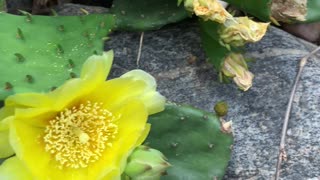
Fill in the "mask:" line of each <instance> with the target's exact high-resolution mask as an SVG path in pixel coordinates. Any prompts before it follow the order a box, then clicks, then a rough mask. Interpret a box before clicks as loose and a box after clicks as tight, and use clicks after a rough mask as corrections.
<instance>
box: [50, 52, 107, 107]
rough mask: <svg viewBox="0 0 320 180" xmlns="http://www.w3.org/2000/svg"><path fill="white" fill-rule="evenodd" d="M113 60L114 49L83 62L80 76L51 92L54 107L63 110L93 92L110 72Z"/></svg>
mask: <svg viewBox="0 0 320 180" xmlns="http://www.w3.org/2000/svg"><path fill="white" fill-rule="evenodd" d="M112 60H113V51H108V52H104V53H103V55H101V56H98V55H93V56H91V57H89V58H88V60H86V62H85V63H84V64H83V67H82V71H81V76H80V78H75V79H71V80H69V81H67V82H66V83H64V84H63V85H62V86H60V87H59V88H57V89H56V90H54V91H53V92H51V93H49V96H50V97H51V99H53V100H54V101H55V103H54V105H53V106H54V107H53V108H54V109H55V110H58V111H60V110H62V109H65V108H66V107H67V106H72V104H73V103H75V102H77V101H79V99H81V98H82V97H83V96H85V95H87V94H89V93H91V91H92V90H93V89H95V88H96V87H97V86H98V85H99V84H100V83H103V82H104V81H105V80H106V78H107V75H108V74H109V71H110V68H111V65H112Z"/></svg>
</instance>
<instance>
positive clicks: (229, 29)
mask: <svg viewBox="0 0 320 180" xmlns="http://www.w3.org/2000/svg"><path fill="white" fill-rule="evenodd" d="M268 26H269V23H259V22H255V21H253V20H251V19H249V18H248V17H236V18H233V19H228V20H227V21H226V22H225V23H224V26H221V28H220V29H219V35H220V38H221V40H222V43H223V44H226V45H231V46H243V45H245V44H246V43H248V42H257V41H260V40H261V39H262V37H263V36H264V35H265V33H266V31H267V28H268Z"/></svg>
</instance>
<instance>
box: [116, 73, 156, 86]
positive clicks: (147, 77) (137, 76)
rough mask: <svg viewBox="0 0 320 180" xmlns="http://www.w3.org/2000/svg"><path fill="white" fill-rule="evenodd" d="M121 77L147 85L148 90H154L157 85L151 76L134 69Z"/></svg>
mask: <svg viewBox="0 0 320 180" xmlns="http://www.w3.org/2000/svg"><path fill="white" fill-rule="evenodd" d="M121 77H131V78H132V79H133V80H135V81H139V80H141V81H143V82H145V83H146V84H147V86H148V89H150V90H156V87H157V83H156V80H155V79H154V77H153V76H151V75H150V74H149V73H147V72H145V71H142V70H140V69H135V70H132V71H129V72H127V73H125V74H123V75H122V76H121Z"/></svg>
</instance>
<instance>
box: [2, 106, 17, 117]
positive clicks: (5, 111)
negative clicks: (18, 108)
mask: <svg viewBox="0 0 320 180" xmlns="http://www.w3.org/2000/svg"><path fill="white" fill-rule="evenodd" d="M13 114H14V108H12V107H6V106H4V107H3V108H1V109H0V121H1V120H2V119H4V118H6V117H8V116H12V115H13Z"/></svg>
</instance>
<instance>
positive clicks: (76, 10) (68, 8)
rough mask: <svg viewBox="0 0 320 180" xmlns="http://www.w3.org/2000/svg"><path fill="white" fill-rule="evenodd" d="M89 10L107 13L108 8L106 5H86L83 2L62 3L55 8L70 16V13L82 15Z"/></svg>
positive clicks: (59, 12)
mask: <svg viewBox="0 0 320 180" xmlns="http://www.w3.org/2000/svg"><path fill="white" fill-rule="evenodd" d="M81 9H83V10H85V11H87V12H88V13H90V14H91V13H96V14H102V13H107V12H108V9H107V8H104V7H99V6H85V5H81V4H72V3H66V4H62V5H59V6H56V7H55V8H54V10H55V11H56V12H57V13H58V14H59V15H61V16H68V15H73V16H80V15H84V14H85V13H84V11H83V10H81Z"/></svg>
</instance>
